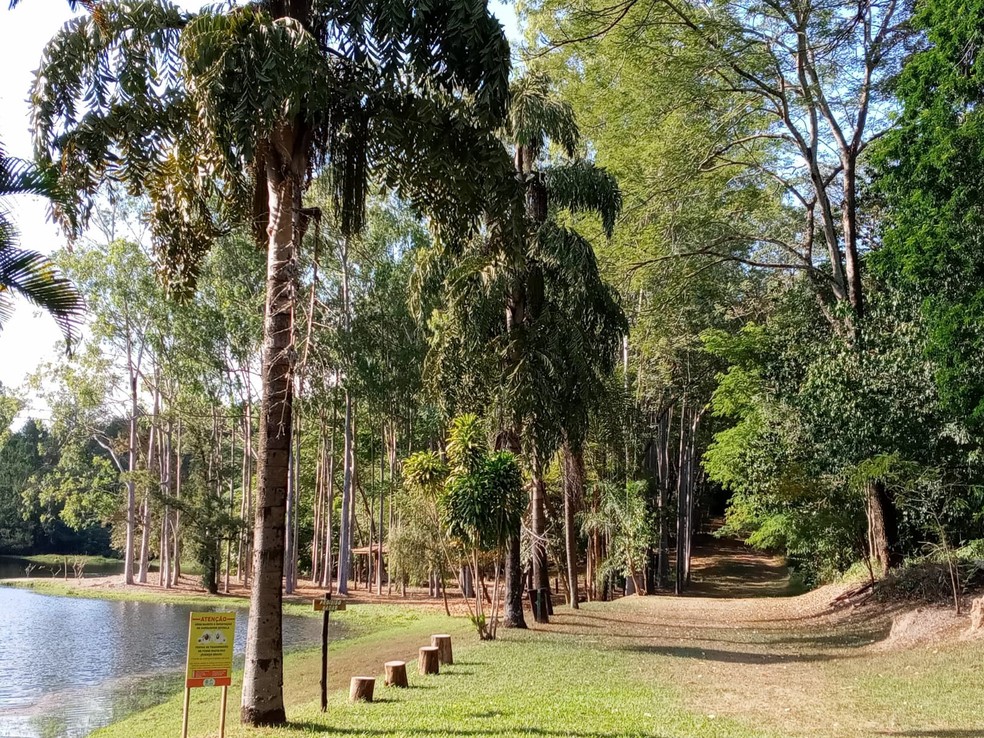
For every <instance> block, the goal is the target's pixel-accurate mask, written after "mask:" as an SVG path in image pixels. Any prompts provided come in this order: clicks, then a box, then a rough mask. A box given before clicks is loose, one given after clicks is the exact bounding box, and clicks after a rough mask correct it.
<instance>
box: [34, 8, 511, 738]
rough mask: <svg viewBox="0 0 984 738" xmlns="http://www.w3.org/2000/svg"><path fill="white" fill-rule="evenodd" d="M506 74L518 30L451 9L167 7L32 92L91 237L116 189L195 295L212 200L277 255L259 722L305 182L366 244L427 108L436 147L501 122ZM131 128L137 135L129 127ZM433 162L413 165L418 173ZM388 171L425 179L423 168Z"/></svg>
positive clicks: (109, 13)
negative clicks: (315, 171) (373, 217)
mask: <svg viewBox="0 0 984 738" xmlns="http://www.w3.org/2000/svg"><path fill="white" fill-rule="evenodd" d="M507 70H508V49H507V46H506V43H505V40H504V38H503V35H502V29H501V27H500V26H499V24H498V23H497V22H496V21H495V19H494V18H492V16H491V15H489V13H488V11H487V9H486V7H485V5H484V4H479V5H475V4H468V3H461V2H455V1H453V0H448V1H447V2H441V3H438V4H436V5H433V4H432V5H428V6H426V7H420V8H417V9H416V10H415V12H413V13H407V12H404V9H403V8H402V7H401V8H394V7H392V6H387V5H380V6H376V5H373V6H359V7H355V6H352V5H349V4H346V3H336V2H322V3H307V4H301V5H296V4H290V3H282V2H269V3H257V4H250V5H245V6H239V7H234V8H218V7H213V8H208V9H205V10H203V11H201V12H200V13H198V14H188V13H184V12H182V11H180V10H179V9H178V8H177V7H176V6H174V5H171V4H168V3H166V2H161V3H157V2H147V1H145V2H138V3H136V4H133V5H131V4H115V3H106V4H103V5H100V7H99V12H98V13H95V14H93V15H91V16H87V17H84V18H81V19H78V20H76V21H73V22H71V23H70V24H69V25H68V26H67V27H66V29H65V30H63V31H62V32H61V33H60V34H59V35H58V36H56V37H55V39H53V40H52V42H51V43H50V44H49V46H48V47H47V49H46V51H45V56H44V59H43V61H42V65H41V68H40V70H39V72H38V76H37V81H36V84H35V89H34V93H33V100H34V105H35V108H34V110H35V115H34V117H35V125H36V130H37V134H38V136H37V144H38V151H39V154H40V158H41V159H42V161H52V162H56V163H57V165H58V167H59V168H60V170H61V171H62V172H63V173H64V175H63V176H64V179H65V187H66V189H68V190H69V191H73V192H76V193H78V196H77V198H76V201H75V202H73V203H72V204H71V205H72V207H71V208H68V209H66V211H65V212H66V213H73V212H78V213H79V215H80V218H79V221H80V222H81V223H84V222H85V219H86V215H87V214H88V210H89V207H90V206H89V203H90V202H91V197H92V195H93V194H94V193H95V191H96V190H97V189H98V187H99V186H100V184H101V183H102V182H103V181H105V180H107V179H116V180H120V181H123V182H125V183H126V185H127V186H128V187H130V188H131V189H132V190H134V191H137V192H143V193H146V194H147V195H148V196H149V198H150V201H151V203H152V206H153V207H152V218H151V220H152V231H153V234H154V238H155V242H156V244H157V246H158V250H159V252H160V257H161V260H162V262H163V264H164V266H165V268H166V269H167V270H168V272H169V273H170V275H171V280H172V284H175V285H178V286H180V285H182V284H188V283H190V282H192V281H193V278H194V276H195V272H196V270H197V264H198V260H199V258H200V256H201V255H202V254H203V253H204V252H205V251H206V250H207V248H208V246H209V244H210V242H211V240H212V238H213V237H214V235H215V233H216V232H217V231H218V230H219V229H220V225H219V223H218V222H217V221H216V219H215V218H214V217H213V213H212V212H211V209H210V206H211V204H212V203H214V202H218V203H220V204H221V205H222V214H223V215H225V216H226V217H227V218H228V219H230V220H233V221H237V220H238V221H242V220H248V221H249V222H250V223H252V224H253V225H254V227H255V229H256V232H257V237H258V240H260V241H261V242H263V243H265V245H266V250H267V259H268V261H267V290H266V299H267V304H266V312H265V315H266V317H265V324H264V347H263V382H262V384H263V399H262V404H261V410H260V414H261V422H260V437H259V459H258V462H257V464H258V471H259V473H258V477H259V491H258V496H257V508H256V526H255V531H254V543H255V554H254V556H255V561H254V580H253V592H252V599H251V608H250V628H249V633H250V638H249V641H248V644H247V654H246V667H245V669H246V670H245V678H244V687H243V701H242V710H241V714H242V719H243V721H244V722H247V723H250V724H253V725H264V724H283V723H284V722H285V721H286V717H285V713H284V707H283V690H282V681H283V676H282V674H283V665H282V657H283V655H282V638H281V598H282V587H281V577H282V572H283V559H284V540H285V528H284V515H285V507H286V489H287V480H288V477H289V459H290V449H291V430H292V427H293V421H292V416H291V412H292V402H293V381H292V372H293V359H292V356H293V351H292V346H293V329H292V314H293V313H292V309H293V305H294V295H295V290H296V281H295V264H296V259H297V253H298V249H299V247H300V245H301V239H302V237H303V234H304V232H305V231H306V229H307V226H308V224H309V222H310V221H311V219H312V218H313V217H316V214H314V213H312V212H310V211H306V210H305V209H304V208H303V207H302V205H303V203H302V196H303V193H304V190H305V188H306V186H307V183H308V177H309V174H310V172H311V170H312V168H320V167H321V165H323V164H325V165H327V168H328V170H329V171H330V172H331V176H332V190H333V195H334V205H335V209H336V211H337V212H338V215H339V224H340V227H341V231H342V233H343V234H344V235H345V236H350V235H352V234H354V233H356V232H358V231H359V230H360V228H361V226H362V224H363V209H364V200H365V195H366V191H367V186H368V185H367V180H368V175H369V172H370V170H371V169H372V168H373V167H374V166H375V165H376V164H378V163H379V162H380V160H379V158H377V156H376V155H387V154H388V153H389V152H390V151H391V150H395V151H396V152H397V154H399V153H400V152H401V151H402V148H401V147H416V145H417V143H418V141H419V134H418V132H417V130H416V129H417V128H418V127H419V125H418V124H420V123H421V121H422V120H423V117H422V116H421V115H420V113H421V111H422V110H424V109H426V110H428V111H429V114H428V118H427V120H430V121H434V120H435V117H436V118H438V119H439V120H438V127H439V128H440V131H439V132H438V133H436V134H435V133H431V134H429V135H431V136H432V137H435V138H440V136H441V135H444V134H445V133H446V132H447V130H448V127H449V121H451V122H452V123H453V121H454V120H456V119H458V118H456V116H459V115H460V116H461V118H460V120H464V117H465V116H468V120H474V119H476V118H477V119H479V120H483V119H484V120H489V121H494V120H495V119H496V116H497V115H498V114H500V112H501V109H502V106H503V102H504V94H505V82H506V77H507V73H508V71H507ZM459 93H462V94H460V95H459ZM83 100H84V101H85V106H84V107H82V106H80V102H81V101H83ZM434 103H438V104H440V103H446V104H445V105H444V107H443V108H442V111H443V116H442V115H438V116H434V115H433V104H434ZM81 111H84V112H81ZM414 113H417V115H416V116H414ZM124 116H125V117H126V119H127V120H128V121H130V123H131V124H130V125H121V124H120V121H121V120H122V118H123V117H124ZM471 116H474V117H471ZM134 124H135V125H134ZM461 125H465V124H461ZM415 135H417V136H418V138H417V139H415V138H414V136H415ZM442 143H444V142H442ZM436 151H437V149H429V150H423V149H419V148H414V151H413V153H414V155H415V156H416V157H417V158H418V160H419V157H420V156H422V155H425V156H426V155H427V154H428V153H430V154H431V155H432V156H436V154H435V152H436ZM445 151H455V149H445ZM389 158H390V159H391V160H393V161H396V162H397V164H399V163H400V161H402V160H398V159H395V158H393V157H389ZM442 161H443V159H442ZM415 163H416V162H415ZM391 171H392V172H394V173H395V174H397V175H405V176H406V177H407V178H412V177H413V175H416V174H417V171H419V167H418V170H417V171H410V170H408V169H406V168H400V167H399V166H395V167H393V168H392V169H391ZM396 179H397V180H399V179H400V177H399V176H397V177H396ZM436 181H437V182H441V180H440V179H437V180H436ZM427 186H429V187H431V188H432V191H433V190H435V189H441V188H440V187H434V184H433V183H430V182H428V183H427Z"/></svg>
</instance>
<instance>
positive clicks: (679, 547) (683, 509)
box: [674, 398, 689, 594]
mask: <svg viewBox="0 0 984 738" xmlns="http://www.w3.org/2000/svg"><path fill="white" fill-rule="evenodd" d="M688 412H689V408H688V407H687V400H686V398H684V399H683V403H682V405H681V408H680V454H679V456H678V458H677V526H676V577H675V580H676V581H675V582H674V591H675V592H676V594H682V593H683V589H684V586H685V576H686V575H685V563H684V562H685V559H686V555H687V505H688V501H687V489H688V486H687V485H688V482H687V443H688V441H687V417H688Z"/></svg>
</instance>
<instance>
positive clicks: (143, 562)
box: [137, 387, 160, 584]
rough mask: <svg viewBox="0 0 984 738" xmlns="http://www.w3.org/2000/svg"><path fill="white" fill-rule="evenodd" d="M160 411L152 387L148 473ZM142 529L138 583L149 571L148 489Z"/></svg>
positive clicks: (153, 458) (157, 397)
mask: <svg viewBox="0 0 984 738" xmlns="http://www.w3.org/2000/svg"><path fill="white" fill-rule="evenodd" d="M159 412H160V392H159V390H158V389H157V387H155V388H154V411H153V415H152V416H151V418H150V429H149V431H148V440H147V473H148V474H150V473H151V472H152V471H153V469H154V462H155V456H154V452H155V451H156V450H157V416H158V414H159ZM141 522H142V529H141V531H140V572H139V575H138V577H137V581H138V582H140V584H146V583H147V575H148V573H149V572H150V530H151V525H150V523H151V519H150V490H147V489H145V490H144V498H143V511H142V514H141Z"/></svg>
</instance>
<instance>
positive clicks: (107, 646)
mask: <svg viewBox="0 0 984 738" xmlns="http://www.w3.org/2000/svg"><path fill="white" fill-rule="evenodd" d="M209 609H213V610H221V609H228V608H225V607H222V606H221V605H217V606H216V607H214V608H208V607H203V606H201V605H196V606H190V605H169V604H158V603H154V602H116V601H110V600H90V599H78V598H71V597H52V596H50V595H41V594H37V593H35V592H31V591H30V590H24V589H15V588H12V587H2V586H0V738H81V736H84V735H86V734H87V733H89V732H90V731H92V730H95V729H96V728H99V727H101V726H103V725H106V724H108V723H110V722H112V721H114V720H118V719H120V718H122V717H124V716H125V715H127V714H129V713H131V712H133V711H135V710H139V709H143V708H145V707H149V706H151V705H153V704H157V703H159V702H161V701H163V700H164V699H166V698H167V697H168V696H169V695H170V694H173V693H174V692H175V691H179V690H180V689H181V688H182V686H183V681H182V673H181V671H182V669H183V667H184V659H185V649H186V646H187V639H188V613H190V612H191V611H192V610H196V611H201V610H209ZM237 612H238V617H237V622H236V643H235V647H236V654H237V656H238V657H239V661H240V662H241V660H242V659H241V656H242V653H243V651H244V648H245V643H246V617H247V613H246V611H245V610H238V611H237ZM332 625H333V628H332V635H333V637H335V636H336V635H341V631H336V629H335V627H336V626H335V624H334V623H333V624H332ZM320 641H321V621H320V619H318V618H302V617H285V618H284V647H285V648H287V649H290V648H300V647H304V646H313V645H316V644H318V643H320ZM237 704H238V694H237V693H236V692H235V691H233V692H231V693H230V695H229V706H230V708H229V709H230V712H231V714H235V713H236V710H237Z"/></svg>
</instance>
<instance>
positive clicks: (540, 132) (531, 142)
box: [507, 71, 580, 156]
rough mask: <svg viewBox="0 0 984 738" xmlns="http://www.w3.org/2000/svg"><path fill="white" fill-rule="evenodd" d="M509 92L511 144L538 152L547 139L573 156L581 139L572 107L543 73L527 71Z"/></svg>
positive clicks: (509, 133) (534, 152) (508, 132)
mask: <svg viewBox="0 0 984 738" xmlns="http://www.w3.org/2000/svg"><path fill="white" fill-rule="evenodd" d="M511 95H512V97H511V100H510V104H509V120H508V128H507V134H508V137H509V139H510V140H511V141H512V142H513V143H514V144H516V145H517V146H525V147H527V148H529V149H530V150H532V151H533V154H534V156H537V155H539V153H540V152H541V151H543V148H544V146H545V145H546V142H547V141H548V140H549V141H553V142H554V143H556V144H558V145H559V146H560V147H561V148H562V149H563V150H564V152H565V153H566V154H567V155H568V156H574V152H575V151H576V149H577V145H578V142H579V140H580V133H579V131H578V128H577V120H576V118H575V116H574V108H573V107H571V104H570V103H569V102H567V101H566V100H562V99H560V98H559V97H557V96H556V95H554V94H553V90H552V89H551V82H550V78H549V77H548V76H547V75H546V74H544V73H542V72H537V71H533V72H529V73H527V74H526V75H524V76H523V77H521V78H520V79H519V80H517V81H516V82H515V84H514V85H513V87H512V90H511Z"/></svg>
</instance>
